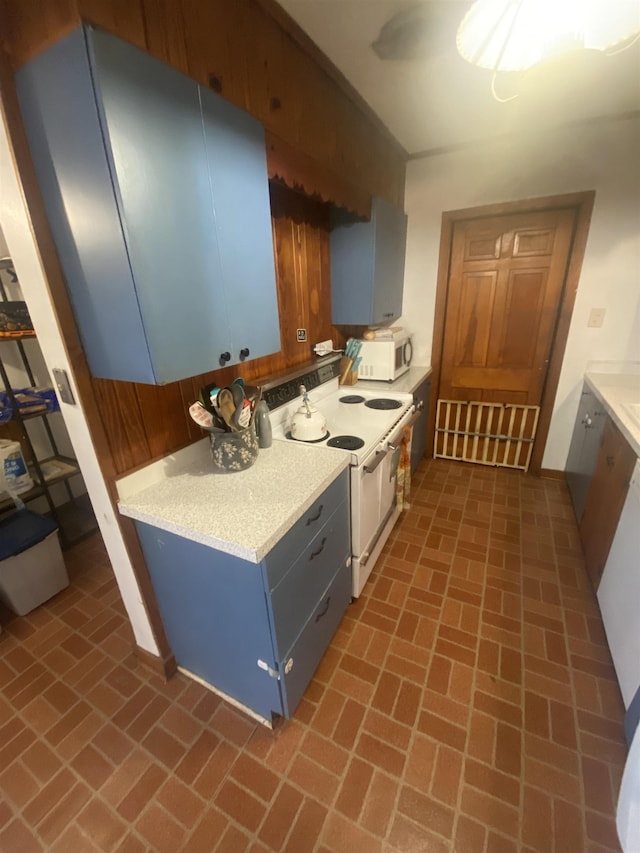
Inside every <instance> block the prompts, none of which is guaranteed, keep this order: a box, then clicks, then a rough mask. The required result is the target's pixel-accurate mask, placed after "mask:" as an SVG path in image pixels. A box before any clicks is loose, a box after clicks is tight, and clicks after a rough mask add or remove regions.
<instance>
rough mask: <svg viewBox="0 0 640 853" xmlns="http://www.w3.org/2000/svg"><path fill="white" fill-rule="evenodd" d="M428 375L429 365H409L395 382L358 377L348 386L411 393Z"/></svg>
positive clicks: (429, 374)
mask: <svg viewBox="0 0 640 853" xmlns="http://www.w3.org/2000/svg"><path fill="white" fill-rule="evenodd" d="M428 376H431V368H430V367H428V366H425V367H410V368H409V370H407V372H406V373H403V374H402V376H400V377H398V379H396V380H395V382H374V381H373V380H371V379H358V381H357V382H356V384H355V385H350V386H349V387H350V388H362V389H363V390H364V391H379V392H380V394H381V395H384V394H385V393H392V392H396V393H399V394H413V392H414V391H415V390H416V388H417V387H418V385H420V383H421V382H424V380H425V379H426V378H427V377H428ZM353 393H354V394H355V393H356V392H355V391H354V392H353Z"/></svg>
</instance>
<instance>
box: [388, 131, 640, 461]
mask: <svg viewBox="0 0 640 853" xmlns="http://www.w3.org/2000/svg"><path fill="white" fill-rule="evenodd" d="M583 190H595V191H596V198H595V205H594V210H593V217H592V220H591V228H590V231H589V238H588V241H587V250H586V254H585V258H584V264H583V267H582V275H581V278H580V284H579V287H578V293H577V297H576V303H575V308H574V313H573V320H572V323H571V329H570V332H569V339H568V341H567V348H566V353H565V358H564V363H563V368H562V373H561V376H560V382H559V385H558V392H557V396H556V401H555V405H554V411H553V418H552V421H551V428H550V431H549V438H548V441H547V447H546V451H545V454H544V459H543V463H542V464H543V467H545V468H551V469H556V470H562V469H564V466H565V462H566V458H567V453H568V449H569V441H570V438H571V431H572V428H573V421H574V418H575V414H576V411H577V408H578V399H579V395H580V389H581V386H582V376H583V373H584V371H585V367H586V364H587V362H588V361H591V360H607V361H628V360H638V359H640V118H638V117H635V118H628V119H624V120H620V121H615V122H609V123H606V124H590V125H582V126H575V127H570V128H565V129H556V130H553V131H549V130H547V131H545V132H544V134H540V135H536V134H534V133H531V134H529V135H526V136H525V135H522V136H517V137H516V136H514V137H512V138H510V139H508V140H507V139H505V140H502V141H499V142H494V143H492V144H491V145H483V146H479V147H477V148H475V149H473V150H468V151H461V152H457V153H450V154H444V155H440V156H434V157H429V158H424V159H422V160H415V161H412V162H410V163H409V165H408V170H407V186H406V196H405V209H406V212H407V213H408V215H409V227H408V238H407V261H406V270H405V289H404V305H403V324H404V325H405V326H406V327H407V328H409V329H410V330H411V331H412V332H413V333H414V336H415V343H416V356H415V362H416V363H417V364H429V362H430V361H431V342H432V337H433V314H434V305H435V293H436V276H437V269H438V251H439V240H440V230H441V217H442V213H443V211H445V210H458V209H462V208H467V207H474V206H476V205H484V204H493V203H497V202H503V201H514V200H518V199H524V198H534V197H536V196H547V195H560V194H563V193H570V192H579V191H583ZM592 308H605V309H606V317H605V321H604V325H603V326H602V328H600V329H591V328H587V320H588V316H589V312H590V311H591V309H592Z"/></svg>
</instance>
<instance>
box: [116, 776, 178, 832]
mask: <svg viewBox="0 0 640 853" xmlns="http://www.w3.org/2000/svg"><path fill="white" fill-rule="evenodd" d="M166 779H167V772H166V770H164V769H163V768H161V767H159V766H158V765H157V764H152V765H151V766H150V767H149V768H147V770H145V771H144V773H143V774H142V776H141V777H140V778H139V779H138V780H137V781H136V782H135V784H134V785H133V787H132V788H131V789H130V790H129V793H128V794H127V795H126V796H125V797H124V798H123V799H122V800H121V801H120V805H119V806H118V814H119V815H121V817H123V818H124V819H125V820H128V821H132V822H133V821H135V820H136V818H137V817H138V816H139V815H140V814H141V813H142V812H143V811H144V809H145V807H146V805H147V804H148V803H149V802H150V800H151V799H152V797H153V796H154V795H155V793H156V791H157V790H158V788H160V786H161V785H162V784H163V783H164V782H165V781H166Z"/></svg>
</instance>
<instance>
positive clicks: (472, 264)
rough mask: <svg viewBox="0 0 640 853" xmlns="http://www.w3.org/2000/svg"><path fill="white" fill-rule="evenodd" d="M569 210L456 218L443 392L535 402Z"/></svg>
mask: <svg viewBox="0 0 640 853" xmlns="http://www.w3.org/2000/svg"><path fill="white" fill-rule="evenodd" d="M574 217H575V212H574V211H573V210H555V211H541V212H533V213H525V214H516V215H505V216H496V217H489V218H484V219H475V220H463V221H460V222H457V223H456V224H455V226H454V229H453V238H452V250H451V267H450V273H449V282H448V299H447V309H446V315H445V330H444V342H443V351H442V370H441V377H440V393H439V397H440V398H441V399H456V400H463V399H469V400H478V401H485V402H503V403H520V404H528V405H539V404H540V401H541V397H542V390H543V387H544V381H545V377H546V370H547V364H548V359H549V353H550V350H551V344H552V341H553V334H554V329H555V326H556V321H557V316H558V311H559V308H560V304H561V299H562V294H563V287H564V279H565V274H566V270H567V265H568V261H569V252H570V248H571V240H572V235H573V229H574Z"/></svg>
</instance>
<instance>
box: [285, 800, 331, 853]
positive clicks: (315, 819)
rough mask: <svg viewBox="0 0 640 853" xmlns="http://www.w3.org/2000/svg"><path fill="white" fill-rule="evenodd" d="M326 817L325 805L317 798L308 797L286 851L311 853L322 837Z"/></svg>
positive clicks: (289, 852)
mask: <svg viewBox="0 0 640 853" xmlns="http://www.w3.org/2000/svg"><path fill="white" fill-rule="evenodd" d="M326 817H327V810H326V808H325V807H324V806H322V805H321V804H320V803H318V802H316V801H315V800H312V799H306V800H305V801H304V803H303V804H302V806H301V808H300V810H299V811H298V814H297V817H296V820H295V823H294V825H293V828H292V830H291V834H290V835H289V838H288V839H287V843H286V846H285V847H284V848H283V851H284V853H311V851H312V850H313V849H314V847H315V845H316V842H317V839H318V838H319V837H320V832H321V830H322V826H323V824H324V822H325V820H326Z"/></svg>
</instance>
